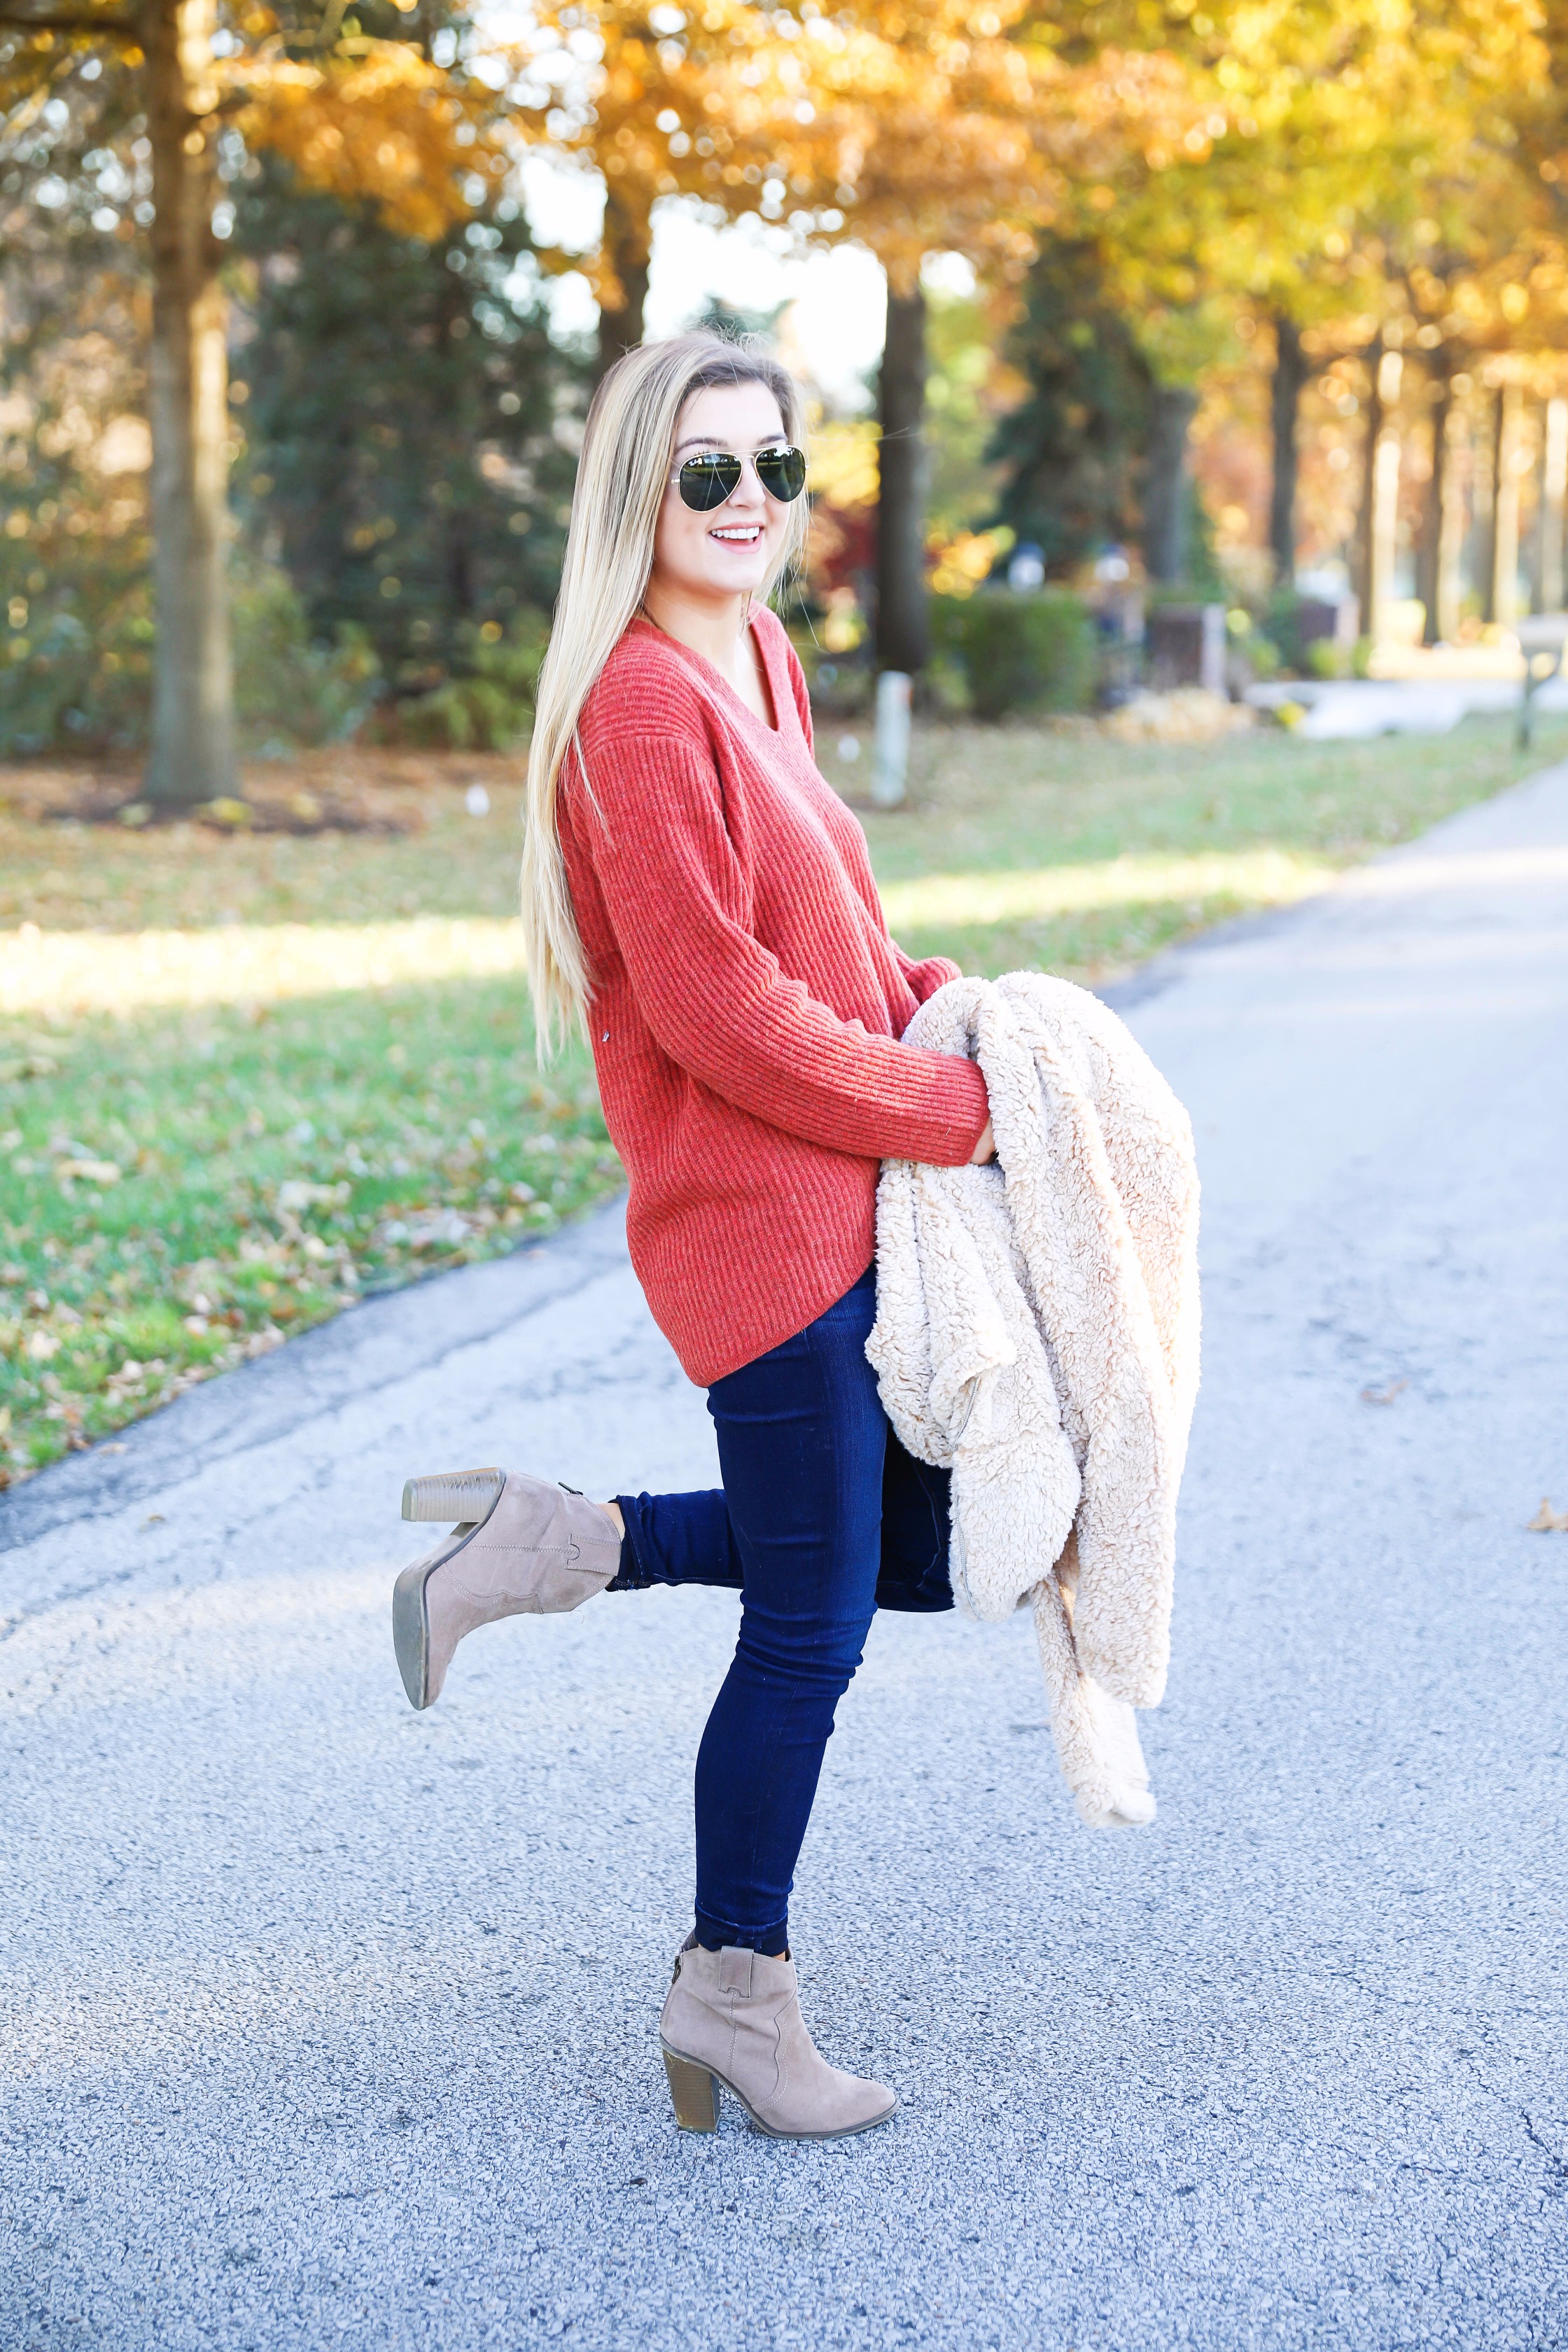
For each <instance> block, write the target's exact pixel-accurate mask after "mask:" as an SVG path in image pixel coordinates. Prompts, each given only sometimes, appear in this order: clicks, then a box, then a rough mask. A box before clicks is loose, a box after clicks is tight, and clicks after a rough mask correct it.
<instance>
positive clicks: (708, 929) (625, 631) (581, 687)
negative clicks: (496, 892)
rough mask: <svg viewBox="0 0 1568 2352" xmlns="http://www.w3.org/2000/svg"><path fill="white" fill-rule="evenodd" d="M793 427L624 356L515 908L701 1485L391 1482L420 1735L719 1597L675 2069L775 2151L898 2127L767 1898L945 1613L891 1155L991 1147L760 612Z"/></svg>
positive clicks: (944, 1523)
mask: <svg viewBox="0 0 1568 2352" xmlns="http://www.w3.org/2000/svg"><path fill="white" fill-rule="evenodd" d="M800 439H801V423H800V404H799V396H798V394H797V391H796V388H795V384H794V383H793V382H792V380H791V378H790V377H789V375H788V374H787V373H786V372H785V371H784V369H783V368H782V367H780V366H778V365H777V364H776V363H775V362H773V361H772V360H769V359H765V358H762V357H758V356H753V355H752V354H751V353H750V352H745V351H742V350H740V349H738V348H737V347H735V346H733V345H731V344H729V343H725V342H721V341H719V340H718V339H717V338H715V337H712V336H710V335H701V334H697V335H685V336H680V337H677V338H676V339H674V340H673V341H668V342H663V343H656V344H652V345H648V346H645V347H644V348H642V349H641V350H638V351H634V352H628V353H627V354H626V357H625V358H624V359H622V360H620V361H619V362H617V363H616V366H615V367H613V368H612V369H611V370H610V371H609V373H608V374H607V375H606V376H605V379H604V381H603V383H601V384H600V386H599V389H598V392H597V393H596V394H595V399H594V404H593V407H592V409H591V411H590V413H589V417H588V427H587V433H586V436H585V438H584V445H583V457H582V463H581V466H580V467H579V471H578V478H577V492H576V498H575V501H574V507H573V511H572V528H571V532H570V536H569V538H568V541H567V548H566V561H565V567H564V572H563V581H562V589H561V597H560V603H559V605H558V607H557V611H556V616H555V627H554V633H553V635H552V639H551V644H550V651H549V654H548V656H547V657H546V660H545V664H544V668H543V673H542V677H541V680H540V690H539V704H538V712H537V718H536V722H535V730H534V737H533V746H532V751H531V757H530V761H529V776H528V805H527V817H526V839H525V849H524V856H523V866H522V911H523V919H524V922H525V925H526V927H527V931H528V938H529V949H530V971H531V983H532V991H533V998H534V1004H535V1008H536V1013H537V1018H538V1025H539V1031H540V1035H541V1037H542V1040H543V1041H544V1043H545V1047H546V1049H548V1046H549V1045H550V1044H551V1043H552V1041H553V1040H554V1039H555V1038H557V1037H559V1035H560V1034H562V1032H563V1029H564V1028H566V1027H567V1026H568V1025H569V1024H571V1023H572V1022H573V1021H574V1020H576V1019H578V1018H582V1017H585V1018H586V1020H587V1022H588V1025H589V1034H590V1036H591V1038H592V1041H593V1048H594V1056H595V1064H596V1066H597V1070H598V1078H599V1087H600V1092H601V1095H602V1097H603V1100H604V1107H605V1119H606V1121H607V1123H608V1126H609V1129H610V1133H611V1135H612V1136H613V1137H614V1139H615V1141H616V1146H617V1147H618V1149H619V1150H620V1153H621V1157H622V1159H623V1160H625V1162H626V1172H627V1175H628V1178H629V1180H630V1200H629V1203H628V1209H627V1231H628V1235H629V1239H630V1244H631V1254H632V1260H633V1264H634V1265H635V1266H636V1268H637V1275H638V1277H639V1279H640V1280H641V1282H642V1285H643V1287H644V1289H645V1291H646V1293H647V1299H648V1303H649V1305H650V1307H651V1308H652V1310H653V1313H654V1315H655V1316H656V1318H658V1322H659V1324H660V1326H661V1327H662V1328H663V1329H664V1331H665V1332H666V1333H667V1334H668V1338H669V1339H670V1341H671V1343H672V1345H673V1346H674V1348H675V1349H676V1352H677V1354H678V1355H679V1359H680V1360H681V1363H682V1364H683V1366H684V1367H685V1369H686V1370H687V1372H688V1373H689V1376H690V1378H691V1379H692V1380H693V1381H697V1382H698V1383H700V1385H701V1386H703V1387H705V1388H706V1389H707V1391H708V1406H709V1411H710V1412H711V1414H712V1416H713V1422H714V1426H715V1430H716V1433H717V1437H718V1448H719V1461H720V1466H721V1472H722V1475H723V1480H724V1485H723V1488H722V1491H721V1492H714V1493H707V1494H696V1495H661V1496H648V1495H635V1496H634V1495H622V1496H617V1497H616V1501H615V1502H614V1503H604V1504H598V1503H592V1502H589V1501H587V1500H585V1499H584V1497H583V1496H578V1495H575V1494H574V1493H573V1492H571V1491H570V1490H567V1489H564V1488H563V1487H560V1486H550V1485H548V1484H547V1483H546V1482H544V1481H542V1480H540V1479H536V1478H531V1477H526V1476H523V1475H521V1474H520V1473H517V1472H511V1473H508V1474H502V1473H501V1472H499V1471H479V1472H468V1473H461V1474H454V1475H446V1476H440V1477H434V1478H422V1479H416V1480H413V1481H411V1483H410V1486H409V1487H408V1489H407V1490H406V1492H405V1496H404V1510H405V1516H406V1517H416V1518H430V1519H435V1518H443V1519H445V1518H450V1519H456V1520H457V1521H458V1527H457V1528H456V1529H455V1531H454V1533H453V1535H452V1536H451V1538H449V1539H448V1540H447V1542H446V1543H445V1544H443V1545H442V1546H441V1547H440V1548H439V1549H437V1551H436V1552H435V1553H433V1554H432V1555H431V1556H430V1557H429V1559H426V1560H423V1561H421V1562H419V1563H418V1565H417V1566H416V1567H414V1568H411V1569H409V1570H405V1573H404V1575H403V1576H402V1577H401V1578H400V1579H399V1580H398V1587H397V1597H396V1601H395V1612H394V1613H395V1632H396V1642H397V1651H398V1661H399V1664H400V1666H401V1668H402V1670H403V1675H404V1681H405V1685H406V1687H407V1690H408V1695H409V1696H410V1698H411V1699H412V1700H413V1702H414V1704H415V1706H427V1705H428V1704H429V1703H430V1701H431V1700H432V1699H434V1698H435V1697H436V1696H437V1693H438V1691H439V1688H440V1685H441V1682H442V1679H443V1677H444V1675H445V1673H446V1670H447V1664H448V1662H449V1660H450V1658H451V1655H452V1653H453V1651H454V1649H455V1648H456V1646H457V1643H458V1641H459V1640H460V1639H461V1638H462V1636H463V1634H464V1633H468V1632H470V1631H471V1630H472V1629H473V1628H474V1627H475V1626H476V1625H479V1624H483V1623H488V1622H491V1621H493V1620H494V1619H496V1618H498V1617H501V1616H508V1615H511V1614H514V1613H517V1612H521V1611H541V1610H554V1609H571V1608H574V1607H576V1606H577V1605H578V1603H579V1602H580V1601H584V1600H586V1599H588V1598H590V1597H592V1596H593V1595H595V1594H596V1593H598V1592H600V1591H605V1590H613V1591H628V1590H634V1589H637V1588H639V1587H646V1586H647V1585H650V1584H718V1585H729V1586H731V1587H734V1588H737V1589H738V1590H739V1591H740V1592H741V1595H742V1616H741V1631H740V1638H739V1641H738V1643H737V1646H736V1651H735V1656H734V1661H733V1663H732V1664H731V1667H730V1671H729V1674H728V1675H727V1676H726V1678H725V1681H724V1684H723V1687H722V1688H721V1691H720V1693H719V1696H718V1698H717V1699H716V1701H715V1702H714V1706H713V1711H712V1714H711V1715H710V1717H709V1720H708V1726H707V1728H706V1730H705V1731H704V1733H703V1735H702V1742H701V1746H700V1749H699V1752H698V1758H697V1777H696V1807H697V1900H696V1923H695V1927H694V1929H693V1932H692V1934H691V1936H690V1937H689V1940H688V1942H687V1944H686V1945H685V1946H684V1947H683V1948H682V1950H681V1952H680V1954H679V1958H678V1959H677V1962H676V1975H675V1981H674V1983H673V1985H672V1987H671V1989H670V1993H669V1997H668V2000H667V2002H666V2004H665V2009H664V2014H663V2018H662V2021H661V2028H660V2031H661V2040H662V2043H663V2048H664V2053H665V2063H666V2065H667V2067H668V2073H669V2079H670V2084H671V2089H672V2093H673V2095H674V2099H675V2107H676V2114H677V2116H678V2118H679V2121H680V2122H681V2123H682V2124H683V2125H686V2126H689V2127H693V2128H697V2129H711V2128H712V2127H713V2125H714V2122H715V2120H716V2114H717V2105H716V2091H715V2084H716V2083H722V2084H724V2085H725V2086H726V2087H727V2088H729V2089H730V2090H731V2091H732V2092H733V2093H734V2094H735V2095H736V2096H737V2097H739V2098H740V2099H741V2100H742V2103H743V2104H744V2105H745V2106H746V2108H747V2110H748V2112H749V2113H750V2115H751V2116H752V2121H753V2122H754V2123H755V2124H757V2125H758V2126H760V2127H761V2128H762V2129H763V2130H764V2131H767V2132H770V2133H772V2134H773V2135H775V2136H777V2137H788V2138H814V2137H837V2136H838V2135H840V2134H843V2133H846V2132H854V2131H864V2130H866V2129H868V2127H869V2126H872V2125H875V2124H879V2123H882V2122H884V2121H885V2120H886V2119H887V2117H888V2116H890V2115H891V2113H892V2111H893V2106H894V2104H895V2103H894V2099H893V2095H892V2093H891V2092H890V2091H889V2090H887V2089H885V2088H884V2087H883V2086H882V2085H881V2084H876V2083H868V2082H864V2081H861V2080H858V2078H856V2077H854V2076H852V2075H848V2074H840V2073H838V2072H837V2070H836V2069H834V2068H833V2067H831V2066H829V2065H828V2064H827V2063H826V2062H825V2061H824V2060H823V2059H822V2058H821V2057H819V2056H818V2054H817V2053H816V2049H815V2047H814V2046H813V2044H812V2042H811V2039H810V2036H809V2035H808V2033H807V2032H806V2029H805V2023H804V2021H802V2018H801V2014H800V2007H799V2003H798V2000H797V1999H796V1996H795V1969H794V1967H793V1964H792V1962H791V1959H790V1952H789V1931H788V1917H787V1906H788V1898H789V1893H790V1888H791V1885H792V1884H793V1878H794V1871H795V1857H796V1855H797V1853H799V1850H800V1845H801V1841H802V1839H803V1837H804V1835H805V1826H806V1822H807V1820H808V1818H809V1816H810V1812H811V1805H812V1800H813V1797H814V1795H815V1793H816V1782H817V1777H818V1774H819V1772H820V1769H821V1765H822V1758H823V1751H824V1748H825V1747H826V1741H827V1738H828V1735H829V1734H830V1732H831V1731H832V1728H833V1718H834V1710H835V1708H836V1706H837V1702H838V1699H839V1697H840V1696H842V1694H843V1692H844V1690H845V1688H846V1687H847V1684H848V1682H849V1680H850V1677H851V1676H852V1675H853V1674H854V1672H855V1669H856V1667H857V1666H858V1664H859V1663H860V1655H861V1648H862V1644H863V1643H864V1640H865V1636H866V1633H867V1629H868V1626H869V1624H870V1621H871V1617H872V1615H873V1613H874V1612H875V1610H876V1609H877V1608H878V1607H879V1606H881V1607H884V1608H895V1609H900V1608H901V1609H946V1608H950V1607H951V1606H952V1593H951V1591H950V1590H949V1586H948V1580H947V1537H948V1517H947V1477H946V1474H945V1473H944V1472H941V1471H937V1470H933V1469H931V1468H930V1467H929V1466H927V1465H924V1464H922V1463H920V1462H916V1461H915V1460H913V1459H912V1458H911V1456H910V1455H909V1454H906V1453H905V1452H904V1451H903V1449H902V1448H901V1447H900V1444H898V1441H897V1439H896V1438H895V1437H894V1436H893V1434H892V1432H891V1430H890V1429H889V1424H888V1422H887V1418H886V1416H885V1414H884V1413H883V1412H882V1408H881V1405H880V1402H879V1399H878V1394H877V1387H876V1381H875V1378H874V1376H873V1374H872V1372H871V1370H870V1367H869V1365H868V1363H867V1361H866V1355H865V1342H866V1339H867V1336H868V1332H869V1330H870V1328H871V1325H872V1322H873V1320H874V1318H875V1312H876V1279H875V1275H876V1269H875V1263H874V1261H875V1218H874V1209H875V1195H876V1185H877V1175H878V1167H879V1161H880V1160H881V1159H882V1158H883V1157H884V1156H893V1157H897V1158H900V1159H907V1160H926V1161H931V1162H934V1163H935V1164H937V1165H940V1166H944V1167H945V1166H958V1165H961V1164H963V1162H964V1161H966V1160H975V1161H984V1160H988V1159H990V1158H991V1157H992V1156H993V1145H992V1138H991V1125H990V1118H989V1115H988V1108H987V1102H986V1094H985V1084H984V1079H983V1078H982V1076H981V1075H980V1073H979V1071H978V1070H977V1069H976V1068H975V1066H973V1063H971V1062H968V1061H965V1060H960V1059H955V1058H952V1057H948V1056H945V1055H935V1054H928V1053H923V1052H921V1051H919V1050H917V1049H914V1048H911V1047H909V1046H906V1045H902V1044H900V1037H901V1035H902V1033H903V1030H904V1028H905V1026H906V1024H907V1023H908V1022H909V1020H910V1017H911V1016H912V1014H913V1013H914V1011H915V1008H916V1006H917V1005H918V1004H920V1003H922V1002H923V1000H924V999H925V998H926V997H928V996H929V995H930V994H931V992H932V991H933V990H934V989H936V988H938V987H940V986H941V984H942V982H943V981H945V980H948V979H951V978H952V977H953V976H954V967H953V966H952V964H950V963H948V962H946V961H943V960H942V958H940V957H933V958H932V959H931V960H930V961H928V962H925V963H919V964H917V963H912V962H911V961H910V959H909V958H908V957H907V956H906V955H904V954H903V953H902V952H901V950H900V949H899V948H897V947H896V946H895V945H894V944H893V942H892V940H890V939H889V936H888V930H887V926H886V924H885V922H884V920H883V918H882V912H881V908H880V906H879V903H878V898H877V890H876V885H875V883H874V882H873V880H872V878H871V870H870V866H869V863H868V857H867V851H866V841H865V836H864V835H863V834H862V832H861V830H860V827H859V826H858V824H857V823H856V821H855V819H854V818H853V817H852V816H851V815H850V814H849V813H848V811H847V809H846V808H845V807H844V805H843V803H841V802H840V801H839V800H838V798H837V795H836V794H835V793H833V792H832V791H830V790H829V788H828V786H827V785H826V783H825V782H823V780H822V778H821V777H820V775H819V774H818V773H817V772H816V765H815V763H814V761H813V757H812V747H811V746H812V739H811V712H810V706H809V703H808V700H807V697H806V690H805V679H804V677H802V674H801V669H800V665H799V663H798V662H797V661H796V659H795V654H794V651H793V649H792V648H791V646H790V644H789V640H788V638H787V637H786V635H785V634H784V629H783V628H782V627H781V625H780V624H779V622H778V621H777V619H776V618H775V617H774V615H773V613H772V612H771V611H769V610H768V608H767V606H766V604H764V603H763V601H762V600H763V598H764V597H765V595H766V594H767V593H768V591H769V590H770V589H771V588H772V587H773V584H774V583H776V582H777V581H778V579H779V578H780V576H781V574H783V573H784V571H785V570H786V568H787V567H788V565H789V564H790V562H791V560H792V559H793V558H795V556H797V555H798V552H799V550H800V546H801V543H802V540H803V537H804V531H805V505H804V502H803V500H802V499H801V492H802V490H803V488H804V487H805V458H804V457H802V455H801V453H800V447H799V443H800Z"/></svg>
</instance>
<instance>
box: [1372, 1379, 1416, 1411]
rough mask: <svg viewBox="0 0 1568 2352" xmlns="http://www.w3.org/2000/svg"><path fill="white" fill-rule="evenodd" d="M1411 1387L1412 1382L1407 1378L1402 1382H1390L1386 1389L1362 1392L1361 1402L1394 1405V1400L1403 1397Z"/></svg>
mask: <svg viewBox="0 0 1568 2352" xmlns="http://www.w3.org/2000/svg"><path fill="white" fill-rule="evenodd" d="M1409 1386H1410V1381H1409V1380H1408V1378H1407V1377H1406V1378H1405V1379H1402V1380H1397V1381H1389V1383H1388V1386H1387V1387H1386V1388H1382V1389H1363V1391H1362V1392H1361V1401H1362V1402H1363V1404H1392V1403H1393V1402H1394V1398H1395V1397H1396V1396H1399V1395H1401V1394H1402V1393H1403V1392H1404V1391H1405V1389H1407V1388H1408V1387H1409Z"/></svg>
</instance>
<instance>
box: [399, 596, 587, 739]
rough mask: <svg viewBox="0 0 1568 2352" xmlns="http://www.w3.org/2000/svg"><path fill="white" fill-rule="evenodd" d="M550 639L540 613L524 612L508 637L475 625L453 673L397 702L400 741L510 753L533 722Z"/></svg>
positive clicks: (462, 645)
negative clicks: (487, 632) (489, 634)
mask: <svg viewBox="0 0 1568 2352" xmlns="http://www.w3.org/2000/svg"><path fill="white" fill-rule="evenodd" d="M488 625H489V626H490V627H494V626H495V624H494V623H493V622H492V623H489V624H488ZM549 641H550V625H549V623H548V622H547V621H546V620H545V619H544V618H543V616H542V614H538V613H522V614H519V615H518V616H517V618H516V619H515V620H513V621H512V623H511V625H510V627H509V628H508V630H507V632H506V635H504V636H498V637H487V636H486V635H485V632H484V630H483V629H482V628H481V629H472V628H470V629H469V630H468V631H467V632H466V634H465V635H464V636H463V638H462V640H461V641H460V644H459V650H458V667H457V668H456V670H455V673H454V675H453V676H452V677H448V678H446V679H445V680H443V682H442V684H441V685H439V686H437V687H436V688H433V689H432V690H431V691H430V692H429V693H428V694H421V695H418V696H416V697H415V698H413V699H412V700H410V701H407V702H404V703H400V704H399V705H398V709H397V713H396V720H395V725H396V731H397V734H398V737H399V739H400V740H402V741H403V742H405V743H413V744H418V745H421V746H423V747H424V748H425V749H426V750H428V751H510V750H511V749H512V748H513V746H514V745H516V744H518V743H521V741H523V740H524V739H525V738H526V736H527V734H528V731H529V729H530V728H531V726H532V724H533V700H534V696H535V693H536V692H537V690H538V687H539V666H540V664H541V662H542V660H543V659H544V648H545V646H546V645H547V644H548V643H549Z"/></svg>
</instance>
